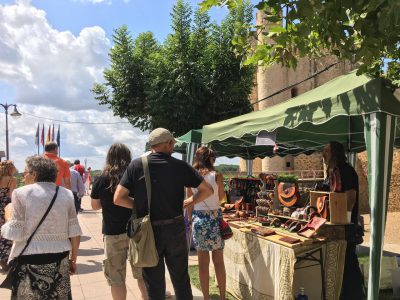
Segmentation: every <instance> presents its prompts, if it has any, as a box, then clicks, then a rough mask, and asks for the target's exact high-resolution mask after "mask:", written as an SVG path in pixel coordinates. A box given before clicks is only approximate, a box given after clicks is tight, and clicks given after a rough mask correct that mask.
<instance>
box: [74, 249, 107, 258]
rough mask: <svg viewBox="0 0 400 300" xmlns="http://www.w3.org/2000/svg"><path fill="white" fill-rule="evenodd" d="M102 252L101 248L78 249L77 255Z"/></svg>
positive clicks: (99, 253) (90, 254)
mask: <svg viewBox="0 0 400 300" xmlns="http://www.w3.org/2000/svg"><path fill="white" fill-rule="evenodd" d="M102 254H104V249H103V248H91V249H79V250H78V256H94V255H102Z"/></svg>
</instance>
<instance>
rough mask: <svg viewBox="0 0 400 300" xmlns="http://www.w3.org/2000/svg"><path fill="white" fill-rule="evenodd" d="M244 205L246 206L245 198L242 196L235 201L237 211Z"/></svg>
mask: <svg viewBox="0 0 400 300" xmlns="http://www.w3.org/2000/svg"><path fill="white" fill-rule="evenodd" d="M243 206H244V198H243V197H240V199H239V200H237V201H236V202H235V209H236V210H237V211H238V210H243Z"/></svg>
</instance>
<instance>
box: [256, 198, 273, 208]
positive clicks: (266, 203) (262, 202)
mask: <svg viewBox="0 0 400 300" xmlns="http://www.w3.org/2000/svg"><path fill="white" fill-rule="evenodd" d="M256 203H257V205H258V206H266V207H269V206H270V205H269V201H268V200H267V199H257V200H256Z"/></svg>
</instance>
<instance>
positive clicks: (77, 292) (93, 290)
mask: <svg viewBox="0 0 400 300" xmlns="http://www.w3.org/2000/svg"><path fill="white" fill-rule="evenodd" d="M82 207H83V209H84V212H83V213H80V214H79V215H78V218H79V223H80V225H81V227H82V231H83V235H82V237H81V244H80V248H79V253H78V261H77V269H78V271H77V273H78V274H76V275H73V276H71V289H72V296H73V299H74V300H86V299H96V300H103V299H104V300H110V299H111V289H110V287H109V285H108V284H107V281H106V279H105V277H104V275H103V271H102V261H103V253H104V250H103V235H102V234H101V212H100V211H97V212H95V211H92V210H91V208H90V198H89V197H85V198H84V199H83V201H82ZM197 263H198V262H197V256H196V255H195V253H194V252H193V253H191V255H190V257H189V264H190V265H197ZM3 278H4V274H0V280H3ZM126 285H127V299H129V300H130V299H133V300H141V295H140V291H139V288H138V286H137V283H136V280H134V279H133V277H132V274H131V273H130V271H129V270H127V280H126ZM166 287H167V290H168V291H170V292H171V294H172V297H171V298H170V299H171V300H173V299H175V297H174V289H173V287H172V283H171V280H170V276H169V274H168V270H167V269H166ZM192 290H193V296H194V299H195V300H200V299H202V294H201V292H200V291H199V290H198V289H196V288H195V287H193V286H192ZM10 294H11V293H10V291H8V290H5V289H0V299H1V300H3V299H9V298H10Z"/></svg>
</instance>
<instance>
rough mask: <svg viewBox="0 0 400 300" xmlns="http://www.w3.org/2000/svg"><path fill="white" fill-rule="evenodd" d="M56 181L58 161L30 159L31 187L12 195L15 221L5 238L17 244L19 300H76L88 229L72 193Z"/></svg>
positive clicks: (16, 296) (14, 295) (15, 290)
mask: <svg viewBox="0 0 400 300" xmlns="http://www.w3.org/2000/svg"><path fill="white" fill-rule="evenodd" d="M56 177H57V167H56V165H55V163H54V162H53V161H52V160H50V159H46V158H44V157H41V156H31V157H28V158H27V159H26V166H25V171H24V180H25V186H24V187H21V188H18V189H15V190H14V192H13V194H12V197H11V203H12V217H11V219H10V220H9V221H8V222H7V223H6V224H4V225H3V226H2V228H1V234H2V236H3V237H5V238H7V239H9V240H12V241H13V246H12V248H11V253H10V257H9V261H11V260H12V259H14V258H16V257H18V260H19V264H18V269H17V272H16V274H17V276H16V280H14V282H13V286H12V293H11V299H13V300H17V299H59V300H61V299H62V300H64V299H65V300H67V299H71V284H70V277H69V276H70V274H74V273H75V272H76V259H77V253H78V248H79V242H80V235H81V234H82V231H81V228H80V226H79V223H78V219H77V217H76V212H75V204H74V197H73V195H72V192H71V191H70V190H67V189H66V188H63V187H57V186H56V184H55V181H56ZM52 203H53V204H52ZM47 211H48V213H47V215H46V216H45V212H47ZM44 216H45V217H44ZM43 217H44V219H43ZM42 219H43V222H42V223H41V222H40V221H41V220H42ZM35 229H37V230H36V231H35ZM31 236H32V238H31V239H30V237H31ZM28 240H30V242H28ZM21 252H22V255H21Z"/></svg>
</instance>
